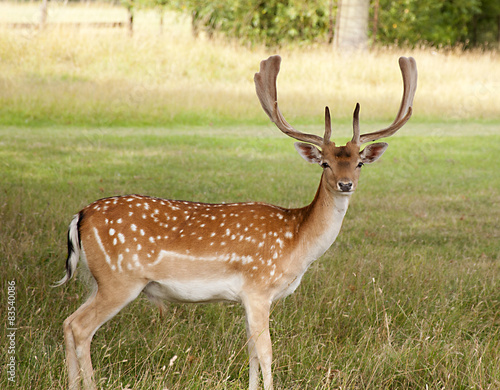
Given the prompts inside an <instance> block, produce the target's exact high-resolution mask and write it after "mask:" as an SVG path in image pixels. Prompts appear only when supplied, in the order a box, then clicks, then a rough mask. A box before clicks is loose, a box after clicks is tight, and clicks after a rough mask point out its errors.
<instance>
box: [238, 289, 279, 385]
mask: <svg viewBox="0 0 500 390" xmlns="http://www.w3.org/2000/svg"><path fill="white" fill-rule="evenodd" d="M244 306H245V311H246V322H247V335H248V351H249V354H250V390H256V389H257V388H258V384H259V364H260V369H261V371H262V378H263V380H264V389H265V390H272V388H273V377H272V372H271V363H272V359H273V356H272V355H273V353H272V344H271V335H270V334H269V311H270V307H271V302H270V300H268V299H263V298H262V297H258V296H255V297H251V298H248V299H247V300H246V301H245V302H244Z"/></svg>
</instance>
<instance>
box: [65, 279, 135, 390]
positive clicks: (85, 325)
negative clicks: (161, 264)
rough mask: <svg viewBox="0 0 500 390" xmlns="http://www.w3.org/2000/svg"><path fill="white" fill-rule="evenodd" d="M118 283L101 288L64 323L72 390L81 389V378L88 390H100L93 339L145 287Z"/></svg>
mask: <svg viewBox="0 0 500 390" xmlns="http://www.w3.org/2000/svg"><path fill="white" fill-rule="evenodd" d="M116 284H117V285H115V283H112V284H103V285H98V287H97V289H96V291H95V292H94V293H93V294H92V295H91V296H90V298H89V299H88V300H87V301H86V302H85V303H84V304H83V305H82V306H80V307H79V308H78V309H77V310H76V311H75V312H74V313H73V314H72V315H71V316H69V317H68V318H67V319H66V320H65V321H64V339H65V342H66V365H67V367H68V381H69V388H70V389H71V390H79V389H80V380H81V379H83V385H84V386H83V387H84V389H86V390H94V389H96V386H95V383H94V378H93V368H92V360H91V357H90V343H91V341H92V337H93V336H94V334H95V332H96V331H97V330H98V329H99V328H100V327H101V326H102V325H103V324H104V323H105V322H107V321H109V320H110V319H111V318H113V317H114V316H115V315H116V314H117V313H118V312H119V311H120V310H121V309H123V308H124V307H125V306H126V305H127V304H129V303H130V302H132V301H133V300H134V299H135V298H137V296H138V295H139V294H140V292H141V291H142V289H143V288H144V284H138V283H137V284H136V285H135V286H130V285H127V286H126V288H125V287H124V284H123V283H121V284H118V283H116Z"/></svg>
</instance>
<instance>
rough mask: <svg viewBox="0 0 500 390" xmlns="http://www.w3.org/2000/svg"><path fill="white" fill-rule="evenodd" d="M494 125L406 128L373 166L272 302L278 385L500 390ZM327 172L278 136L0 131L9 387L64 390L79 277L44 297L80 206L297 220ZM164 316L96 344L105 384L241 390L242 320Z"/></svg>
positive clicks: (252, 131)
mask: <svg viewBox="0 0 500 390" xmlns="http://www.w3.org/2000/svg"><path fill="white" fill-rule="evenodd" d="M377 126H378V124H377V123H371V124H369V125H368V126H367V127H377ZM381 126H382V125H381ZM378 127H380V126H378ZM347 129H348V126H346V125H345V126H344V129H343V130H342V131H341V134H344V135H345V134H347V131H346V130H347ZM499 129H500V124H499V123H496V122H489V123H484V122H472V121H469V122H465V123H447V122H429V123H424V122H420V123H419V122H416V123H412V122H410V123H409V124H408V125H407V126H406V127H405V128H404V129H403V130H401V131H400V133H401V134H399V135H397V136H394V137H393V139H389V141H388V142H389V144H390V147H389V149H388V150H387V152H386V153H385V155H384V156H383V157H382V159H381V160H380V161H379V162H377V163H376V164H373V165H371V166H366V167H364V168H363V172H362V178H361V182H360V186H359V188H358V190H357V193H356V194H354V196H353V199H352V202H351V206H350V209H349V211H348V213H347V216H346V219H345V221H344V226H343V229H342V231H341V233H340V235H339V237H338V239H337V241H336V243H335V244H334V245H333V246H332V248H331V249H330V250H329V251H328V252H327V254H326V255H325V256H323V257H322V258H321V259H320V260H319V261H317V262H316V263H314V264H313V266H312V267H311V269H310V270H309V272H308V273H307V274H306V276H305V278H304V280H303V282H302V284H301V286H300V287H299V288H298V290H297V291H296V293H295V294H294V295H292V296H290V297H288V298H287V299H285V300H283V301H279V302H277V303H276V304H275V306H274V309H273V312H272V325H271V332H272V337H273V341H274V362H273V368H274V377H275V382H276V388H278V389H330V388H331V389H340V388H342V389H346V388H347V389H427V388H428V389H443V388H444V389H497V388H499V387H500V354H499V351H500V318H499V312H500V262H499V260H500V258H499V257H500V256H499V253H500V243H499V238H500V237H499V236H500V228H499V226H500V207H499V203H500V176H499V175H498V167H499V166H500V131H499ZM306 130H311V131H312V129H309V128H308V129H306ZM337 134H338V133H337ZM334 138H337V139H338V137H335V135H334ZM345 140H346V138H345V137H343V138H342V141H345ZM319 176H320V169H319V168H318V167H314V166H310V165H308V164H306V163H305V162H304V161H303V160H302V159H301V158H300V157H299V156H298V155H297V154H296V153H295V150H294V148H293V142H292V141H291V140H290V139H287V138H286V137H284V136H282V135H281V134H280V133H279V131H278V130H276V129H275V128H273V127H272V126H271V125H268V126H257V125H255V126H243V125H239V126H235V127H231V128H229V127H213V126H212V127H210V126H207V127H203V128H202V127H183V126H180V125H179V126H173V127H171V128H158V127H155V128H140V127H139V128H130V127H127V128H116V127H114V128H104V127H103V128H96V127H88V128H87V127H78V128H71V127H70V128H63V127H59V126H48V127H39V128H36V129H33V128H27V127H3V128H0V177H1V184H0V259H1V261H2V265H3V266H2V267H1V271H0V273H1V279H2V281H3V283H2V290H3V293H2V294H4V293H5V292H6V291H7V290H6V289H7V285H6V282H7V281H13V280H14V281H15V282H16V291H17V297H16V309H17V327H18V330H17V333H16V359H17V370H16V382H15V384H14V385H12V384H10V383H7V379H6V378H7V377H6V375H5V372H3V373H2V376H1V379H0V387H1V388H19V389H28V388H32V389H34V388H36V389H61V388H64V387H65V383H66V373H65V368H64V347H63V334H62V322H63V320H64V318H66V317H67V316H68V315H69V314H71V313H72V312H73V311H74V310H75V309H76V308H77V307H78V306H79V305H80V304H81V303H82V302H83V301H84V298H85V295H86V289H85V285H84V284H83V283H81V280H82V275H78V276H77V278H76V279H77V280H76V281H74V280H73V281H71V282H70V283H69V284H68V285H66V286H64V287H60V288H56V289H53V288H51V287H49V285H50V284H52V283H53V282H54V281H56V280H58V279H60V278H61V277H62V275H63V273H64V260H65V251H66V249H65V245H66V242H65V235H66V229H67V225H68V223H69V222H70V220H71V216H72V215H73V214H74V213H75V212H77V211H78V210H79V209H80V208H82V207H83V206H85V205H86V204H88V203H90V202H91V201H93V200H95V199H97V198H101V197H105V196H110V195H117V194H127V193H143V194H148V195H154V196H159V197H166V198H176V199H187V200H197V201H204V202H222V201H247V200H259V201H267V202H270V203H275V204H279V205H282V206H286V207H300V206H303V205H305V204H307V203H308V202H310V201H311V200H312V198H313V196H314V192H315V190H316V186H317V184H318V182H319ZM3 296H4V295H3ZM168 307H169V310H168V311H167V312H166V313H165V314H164V316H163V317H162V316H160V314H159V312H158V311H157V310H156V308H155V307H153V305H151V304H150V303H148V302H147V301H146V300H145V299H143V298H141V299H138V300H137V301H135V302H134V303H132V304H131V305H130V306H129V307H127V308H126V309H124V310H123V311H122V312H121V313H120V314H119V315H117V317H116V318H114V319H113V320H112V321H110V322H109V323H107V324H105V325H104V326H103V327H102V328H101V329H100V330H99V331H98V333H97V334H96V337H95V339H94V342H93V345H92V354H93V362H94V366H95V368H96V376H97V379H98V380H99V382H100V385H101V386H102V388H106V389H119V388H125V387H126V386H128V387H129V388H133V389H148V390H150V389H165V388H168V389H244V388H246V387H247V386H248V369H247V352H246V348H245V331H244V317H243V311H242V309H241V308H240V307H238V306H236V305H228V304H210V305H200V306H195V305H168ZM0 310H2V312H4V306H3V305H2V308H1V309H0ZM4 313H5V312H4ZM3 317H4V318H5V317H6V314H5V315H3ZM5 328H6V327H5V326H4V329H5ZM174 356H177V358H176V359H175V360H174V359H173V358H174ZM0 359H1V361H2V365H3V362H6V361H7V360H6V359H7V350H6V348H3V349H2V351H1V352H0Z"/></svg>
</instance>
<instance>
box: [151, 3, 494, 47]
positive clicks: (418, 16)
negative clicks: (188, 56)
mask: <svg viewBox="0 0 500 390" xmlns="http://www.w3.org/2000/svg"><path fill="white" fill-rule="evenodd" d="M145 1H161V0H145ZM180 4H181V5H182V7H178V8H180V9H183V10H185V11H188V12H189V13H190V14H191V16H192V18H193V28H194V30H195V32H198V31H199V30H203V31H205V32H207V33H208V34H209V35H210V36H211V35H213V34H214V33H217V32H218V33H222V34H224V35H226V36H228V37H230V38H236V39H238V40H240V41H243V42H245V43H264V44H266V45H268V46H279V45H282V44H287V43H295V44H296V43H311V42H318V41H319V42H326V41H327V40H328V41H329V40H330V39H331V33H332V32H333V27H334V26H333V24H334V16H335V14H336V12H337V10H336V5H337V4H336V2H332V1H328V0H314V1H306V0H286V1H279V0H268V1H263V0H259V1H251V0H231V1H226V0H213V1H210V0H188V1H186V2H181V3H180ZM499 4H500V3H498V1H497V0H438V1H433V0H403V1H395V0H380V3H379V17H378V21H377V26H376V27H377V28H376V31H377V34H376V36H375V37H372V39H373V42H374V43H377V44H379V43H380V44H383V45H387V44H394V43H404V44H407V45H417V44H421V43H425V44H428V45H433V46H443V45H446V46H450V45H451V46H454V45H457V44H460V43H462V44H468V43H472V44H474V45H476V44H481V43H484V42H486V41H489V42H492V41H495V40H496V39H498V38H497V37H498V32H497V33H496V34H495V33H494V32H495V31H498V28H499V27H498V17H499V15H500V5H499ZM374 7H375V6H374V5H371V7H370V11H371V12H372V20H371V23H372V24H373V23H374V20H373V11H374ZM370 31H373V29H370Z"/></svg>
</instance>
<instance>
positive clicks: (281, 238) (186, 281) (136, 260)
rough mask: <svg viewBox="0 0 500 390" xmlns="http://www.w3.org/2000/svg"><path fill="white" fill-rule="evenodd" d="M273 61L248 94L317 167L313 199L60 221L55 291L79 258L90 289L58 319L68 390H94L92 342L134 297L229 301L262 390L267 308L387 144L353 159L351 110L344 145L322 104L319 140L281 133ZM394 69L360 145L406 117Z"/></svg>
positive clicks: (116, 203)
mask: <svg viewBox="0 0 500 390" xmlns="http://www.w3.org/2000/svg"><path fill="white" fill-rule="evenodd" d="M280 61H281V59H280V57H278V56H273V57H270V58H269V59H268V60H266V61H263V62H262V63H261V69H260V72H259V73H257V74H256V75H255V84H256V89H257V94H258V96H259V99H260V101H261V104H262V107H263V108H264V110H265V112H266V113H267V114H268V115H269V117H270V118H271V120H273V122H275V123H276V125H277V126H278V128H279V129H280V130H282V131H283V132H285V133H286V134H288V135H290V136H292V137H294V138H297V139H299V140H301V141H304V142H306V143H296V148H297V150H298V152H299V153H300V155H301V156H302V157H303V158H304V159H306V161H309V162H312V163H318V164H319V165H320V166H321V167H322V168H323V174H322V176H321V181H320V184H319V188H318V190H317V192H316V196H315V197H314V200H313V201H312V203H311V204H309V205H308V206H306V207H303V208H299V209H285V208H282V207H277V206H272V205H269V204H265V203H234V204H206V203H196V202H185V201H175V200H165V199H158V198H152V197H147V196H141V195H130V196H119V197H113V198H107V199H101V200H98V201H96V202H94V203H92V204H90V205H89V206H87V207H85V208H84V209H83V210H81V211H80V212H79V213H78V214H77V215H76V216H75V217H74V219H73V221H72V222H71V224H70V228H69V232H68V259H67V261H66V271H67V272H66V276H65V277H64V278H63V279H62V280H61V281H60V282H59V283H58V285H60V284H63V283H65V282H66V281H68V280H69V279H70V278H71V277H72V275H73V274H74V271H75V268H76V265H77V261H78V257H79V256H80V252H81V253H82V254H83V256H82V259H83V260H85V261H86V263H87V266H88V268H89V270H90V272H91V274H92V276H93V277H94V279H95V281H96V286H97V287H96V289H95V291H94V293H93V294H92V296H91V297H90V298H89V299H88V300H87V302H85V303H84V304H83V305H82V306H81V307H80V308H79V309H78V310H77V311H75V312H74V313H73V314H72V315H71V316H70V317H68V318H67V319H66V320H65V321H64V336H65V341H66V362H67V367H68V376H69V387H70V388H71V389H79V388H80V382H81V380H83V384H84V387H85V388H86V389H95V384H94V380H93V370H92V362H91V357H90V343H91V340H92V337H93V335H94V333H95V332H96V331H97V329H98V328H99V327H100V326H101V325H102V324H104V323H105V322H106V321H108V320H109V319H111V318H112V317H113V316H114V315H116V314H117V313H118V312H119V311H120V310H121V309H122V308H123V307H124V306H125V305H127V304H128V303H130V302H131V301H132V300H134V299H135V298H137V296H138V295H139V294H140V293H141V292H143V293H145V294H146V296H148V297H149V298H150V299H152V300H154V301H157V300H169V301H173V302H193V303H199V302H213V301H233V302H240V303H241V304H242V305H243V306H244V308H245V312H246V323H247V335H248V348H249V354H250V389H256V388H257V387H258V383H259V366H260V369H261V370H262V376H263V380H264V388H265V389H266V390H269V389H272V387H273V385H272V375H271V362H272V350H271V338H270V335H269V312H270V307H271V303H272V302H273V301H275V300H276V299H279V298H282V297H285V296H287V295H289V294H291V293H292V292H293V291H294V290H295V289H296V288H297V286H298V285H299V284H300V281H301V278H302V276H303V275H304V273H305V272H306V270H307V269H308V267H309V266H310V265H311V263H312V262H313V261H314V260H316V259H317V258H318V257H320V256H321V255H322V254H323V253H324V252H325V251H326V250H327V249H328V248H329V247H330V245H331V244H332V243H333V242H334V241H335V238H336V237H337V235H338V233H339V231H340V227H341V225H342V220H343V218H344V215H345V213H346V211H347V207H348V204H349V199H350V195H351V194H352V193H353V191H354V190H355V189H356V186H357V181H358V178H359V173H360V168H361V166H362V165H363V164H367V163H371V162H373V161H375V160H376V159H378V158H379V157H380V156H381V155H382V153H383V152H384V151H385V149H386V148H387V144H385V143H376V144H371V145H368V146H367V147H366V148H365V149H364V150H363V151H360V145H361V144H362V143H363V142H366V139H367V137H366V136H360V135H359V125H358V112H359V106H358V107H357V108H356V110H355V114H354V135H353V140H352V141H351V142H348V143H347V145H345V146H335V143H333V142H331V141H330V135H331V128H330V114H329V111H328V108H327V109H326V110H325V135H324V137H319V136H316V135H311V134H304V133H301V132H299V131H297V130H295V129H294V128H293V127H291V126H290V125H289V124H288V123H287V122H286V120H285V119H284V118H283V116H282V115H281V113H280V111H279V109H278V104H277V93H276V78H277V74H278V71H279V65H280ZM401 64H402V65H401ZM400 65H401V70H402V73H403V79H404V80H405V81H404V86H405V87H404V89H405V92H404V94H403V101H402V104H401V109H400V112H399V113H398V116H397V118H396V120H395V124H393V125H391V127H390V128H389V130H387V129H385V130H381V131H380V132H377V133H372V134H370V135H368V138H369V139H370V140H373V139H377V138H381V137H386V136H388V135H392V134H393V133H394V132H395V131H396V130H397V129H396V130H394V128H395V127H397V128H400V127H401V126H402V125H403V124H404V123H405V122H406V121H407V120H408V118H409V116H410V115H411V102H412V101H413V95H414V93H415V87H416V78H417V75H416V66H415V61H414V60H413V59H412V58H410V59H407V58H402V59H400ZM314 145H316V146H314ZM317 147H319V148H320V149H318V148H317Z"/></svg>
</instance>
